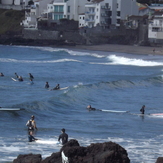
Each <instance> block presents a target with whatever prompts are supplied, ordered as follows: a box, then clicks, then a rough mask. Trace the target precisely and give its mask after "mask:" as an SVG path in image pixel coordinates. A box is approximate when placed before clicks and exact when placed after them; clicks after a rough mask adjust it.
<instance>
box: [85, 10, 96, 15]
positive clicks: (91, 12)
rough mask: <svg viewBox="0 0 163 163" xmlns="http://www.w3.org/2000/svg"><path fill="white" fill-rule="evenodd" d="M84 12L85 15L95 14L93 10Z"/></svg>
mask: <svg viewBox="0 0 163 163" xmlns="http://www.w3.org/2000/svg"><path fill="white" fill-rule="evenodd" d="M85 14H87V15H95V12H93V11H87V12H85Z"/></svg>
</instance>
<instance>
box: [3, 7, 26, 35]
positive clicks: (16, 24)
mask: <svg viewBox="0 0 163 163" xmlns="http://www.w3.org/2000/svg"><path fill="white" fill-rule="evenodd" d="M24 18H25V11H15V10H12V9H11V10H5V9H0V35H1V34H6V33H8V32H19V31H21V29H22V27H21V26H20V23H21V21H22V20H23V19H24Z"/></svg>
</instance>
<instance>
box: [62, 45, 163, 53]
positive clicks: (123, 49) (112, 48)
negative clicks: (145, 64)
mask: <svg viewBox="0 0 163 163" xmlns="http://www.w3.org/2000/svg"><path fill="white" fill-rule="evenodd" d="M64 47H65V46H64ZM65 48H68V49H78V50H92V51H105V52H118V53H130V54H152V55H163V48H162V47H150V46H136V45H135V46H134V45H119V44H103V45H76V46H68V47H67V46H66V47H65Z"/></svg>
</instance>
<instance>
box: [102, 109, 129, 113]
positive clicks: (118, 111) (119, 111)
mask: <svg viewBox="0 0 163 163" xmlns="http://www.w3.org/2000/svg"><path fill="white" fill-rule="evenodd" d="M101 111H104V112H111V113H127V112H129V111H121V110H103V109H102V110H101Z"/></svg>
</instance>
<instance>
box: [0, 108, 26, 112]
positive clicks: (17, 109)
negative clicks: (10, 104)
mask: <svg viewBox="0 0 163 163" xmlns="http://www.w3.org/2000/svg"><path fill="white" fill-rule="evenodd" d="M19 110H25V109H23V108H0V111H19Z"/></svg>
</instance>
